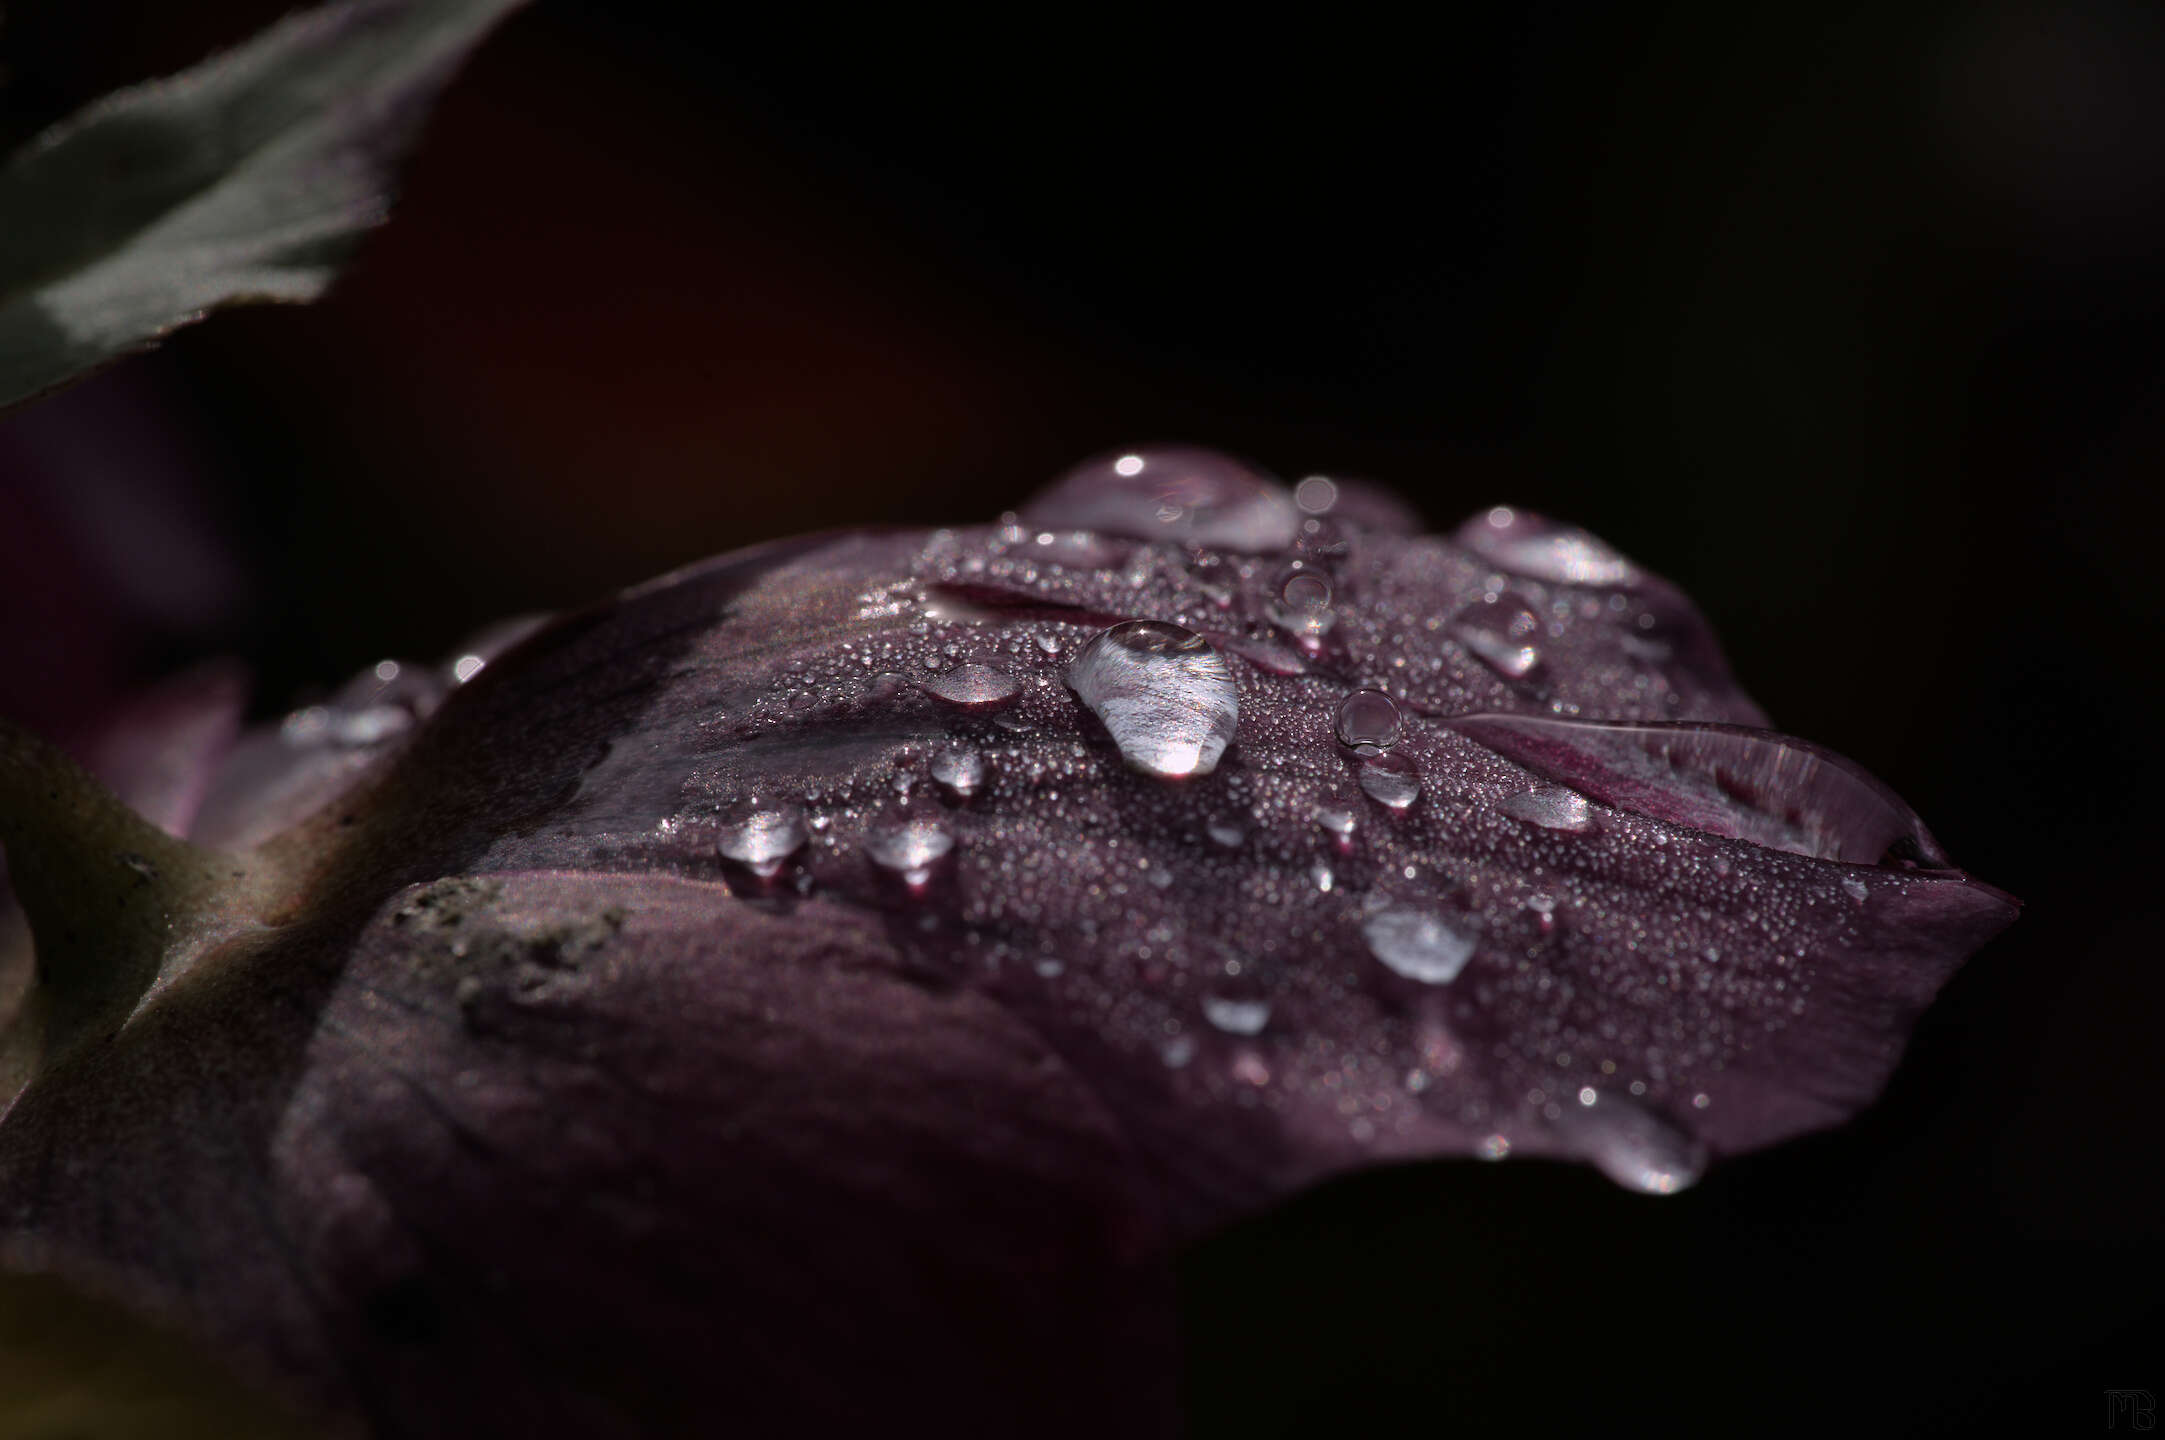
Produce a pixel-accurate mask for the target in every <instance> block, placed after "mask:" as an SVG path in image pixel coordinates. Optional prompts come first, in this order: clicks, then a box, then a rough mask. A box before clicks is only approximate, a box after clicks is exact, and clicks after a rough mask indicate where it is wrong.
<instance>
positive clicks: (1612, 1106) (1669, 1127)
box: [1555, 1089, 1706, 1195]
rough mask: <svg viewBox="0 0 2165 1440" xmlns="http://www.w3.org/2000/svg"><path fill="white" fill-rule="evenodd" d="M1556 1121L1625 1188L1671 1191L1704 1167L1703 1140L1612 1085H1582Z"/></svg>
mask: <svg viewBox="0 0 2165 1440" xmlns="http://www.w3.org/2000/svg"><path fill="white" fill-rule="evenodd" d="M1589 1101H1590V1102H1591V1103H1589ZM1555 1123H1556V1128H1557V1130H1558V1131H1559V1132H1561V1133H1562V1134H1563V1135H1564V1136H1565V1137H1566V1138H1567V1139H1568V1140H1569V1141H1570V1143H1571V1145H1572V1147H1573V1148H1574V1149H1576V1150H1577V1151H1578V1152H1579V1153H1580V1154H1581V1155H1583V1156H1585V1157H1586V1159H1588V1160H1590V1161H1592V1162H1593V1164H1594V1168H1596V1169H1597V1170H1599V1171H1600V1172H1601V1173H1602V1174H1604V1175H1606V1176H1608V1177H1609V1178H1610V1179H1611V1180H1614V1181H1615V1182H1616V1183H1617V1184H1619V1185H1622V1186H1624V1187H1625V1188H1627V1189H1631V1190H1642V1191H1645V1192H1646V1193H1647V1194H1649V1195H1673V1194H1675V1193H1676V1192H1677V1191H1679V1190H1683V1189H1685V1188H1687V1187H1689V1186H1690V1185H1692V1184H1693V1183H1694V1182H1695V1181H1697V1180H1698V1178H1699V1177H1700V1176H1701V1175H1702V1174H1704V1173H1705V1172H1706V1147H1705V1146H1704V1145H1702V1144H1700V1143H1699V1142H1698V1141H1697V1140H1694V1139H1693V1138H1692V1137H1691V1136H1689V1135H1687V1134H1685V1133H1684V1131H1682V1130H1681V1129H1679V1128H1677V1126H1676V1125H1675V1124H1674V1123H1673V1122H1672V1121H1670V1120H1668V1119H1666V1118H1664V1117H1663V1116H1662V1115H1660V1114H1658V1113H1656V1112H1655V1111H1654V1110H1652V1109H1650V1108H1649V1107H1648V1106H1646V1105H1645V1104H1643V1103H1642V1102H1640V1101H1637V1100H1633V1099H1631V1098H1630V1097H1629V1096H1626V1095H1620V1094H1617V1093H1616V1092H1614V1091H1595V1090H1592V1089H1587V1090H1582V1091H1580V1092H1579V1094H1578V1096H1577V1097H1576V1099H1575V1101H1574V1103H1571V1104H1567V1105H1565V1106H1564V1108H1563V1113H1562V1114H1561V1115H1559V1116H1558V1117H1557V1120H1556V1122H1555Z"/></svg>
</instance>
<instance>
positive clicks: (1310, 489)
mask: <svg viewBox="0 0 2165 1440" xmlns="http://www.w3.org/2000/svg"><path fill="white" fill-rule="evenodd" d="M1293 503H1294V504H1296V505H1298V506H1300V508H1301V509H1302V510H1303V511H1305V512H1307V513H1308V514H1310V515H1321V514H1323V513H1324V512H1325V511H1327V510H1329V509H1330V508H1331V507H1332V506H1333V505H1336V504H1337V503H1338V483H1337V482H1336V481H1334V480H1332V479H1331V478H1330V477H1329V476H1328V475H1311V476H1309V477H1308V478H1307V479H1305V480H1303V481H1301V483H1300V484H1298V485H1296V486H1294V487H1293Z"/></svg>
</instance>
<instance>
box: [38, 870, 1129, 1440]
mask: <svg viewBox="0 0 2165 1440" xmlns="http://www.w3.org/2000/svg"><path fill="white" fill-rule="evenodd" d="M571 917H578V918H576V919H574V918H571ZM224 960H225V963H224V964H223V965H222V966H221V967H220V974H219V975H218V978H217V981H216V983H215V984H214V985H206V986H203V987H199V988H197V989H194V990H193V991H191V992H190V993H188V994H185V995H183V994H178V993H176V994H174V995H172V996H170V997H168V998H167V1000H166V1002H165V1003H163V1004H162V1005H160V1006H158V1007H157V1008H156V1009H155V1010H154V1011H153V1012H151V1013H149V1014H146V1015H145V1016H143V1017H142V1018H141V1019H140V1020H139V1021H138V1023H137V1024H136V1025H135V1026H134V1027H132V1028H131V1033H130V1035H129V1036H128V1038H127V1040H126V1041H125V1042H124V1043H123V1044H122V1045H121V1046H120V1047H118V1048H116V1050H115V1051H113V1052H112V1053H110V1054H108V1055H106V1056H105V1057H103V1058H102V1063H101V1064H100V1065H98V1066H97V1067H96V1069H95V1071H94V1072H92V1073H86V1074H85V1075H83V1076H82V1077H80V1083H77V1084H74V1085H71V1086H69V1087H66V1088H65V1089H64V1090H62V1089H60V1088H58V1087H48V1088H47V1089H46V1090H45V1091H44V1092H43V1093H41V1094H38V1095H36V1096H34V1097H30V1098H26V1100H25V1101H24V1103H23V1104H22V1106H20V1107H19V1108H18V1110H17V1111H16V1113H15V1114H14V1115H13V1116H11V1117H10V1120H9V1123H8V1125H7V1127H6V1129H5V1132H4V1133H0V1171H4V1172H5V1173H6V1174H7V1175H9V1176H10V1177H20V1176H22V1175H23V1173H24V1172H25V1171H26V1170H34V1169H36V1168H37V1164H36V1157H37V1156H38V1155H39V1154H40V1153H42V1152H44V1151H46V1150H47V1149H49V1148H50V1147H53V1146H57V1145H72V1146H75V1147H77V1149H78V1153H81V1149H80V1147H82V1145H83V1140H84V1137H88V1136H96V1137H98V1140H97V1143H96V1145H95V1147H94V1148H93V1149H92V1150H91V1152H90V1153H91V1154H92V1155H94V1156H96V1157H101V1158H105V1159H110V1160H115V1161H117V1160H118V1159H120V1158H121V1157H126V1158H127V1159H128V1161H129V1162H130V1163H131V1164H133V1165H134V1166H136V1167H138V1170H137V1173H141V1174H151V1175H157V1176H160V1177H161V1179H162V1181H163V1183H162V1184H160V1185H159V1186H157V1187H156V1188H155V1189H153V1188H148V1187H141V1186H135V1187H115V1188H113V1189H111V1190H109V1191H108V1190H102V1189H101V1190H100V1192H99V1194H98V1197H97V1199H96V1200H95V1203H93V1202H92V1200H91V1198H90V1196H89V1195H88V1194H87V1193H85V1192H84V1191H83V1190H80V1189H78V1188H76V1185H75V1183H74V1182H70V1181H67V1180H64V1179H60V1178H59V1177H49V1182H50V1183H48V1185H47V1186H46V1187H44V1188H43V1189H42V1192H41V1193H38V1194H35V1195H31V1194H26V1193H24V1190H23V1187H21V1186H20V1184H19V1183H18V1184H16V1185H13V1186H11V1187H10V1188H11V1190H12V1191H13V1192H14V1193H13V1194H11V1196H10V1200H11V1202H12V1204H11V1209H10V1214H11V1215H12V1216H13V1217H14V1219H15V1223H16V1224H17V1225H18V1226H28V1227H29V1228H34V1229H37V1230H39V1231H41V1232H42V1233H44V1234H45V1235H46V1236H47V1237H48V1238H49V1239H50V1240H51V1241H53V1242H56V1243H58V1244H61V1245H65V1246H67V1247H70V1248H76V1249H79V1250H82V1251H95V1252H99V1253H104V1254H108V1255H111V1254H114V1252H116V1251H117V1252H118V1258H121V1259H123V1260H124V1261H125V1262H126V1263H128V1264H129V1266H130V1267H131V1268H137V1269H140V1270H142V1271H147V1272H148V1273H149V1274H150V1275H152V1276H154V1277H155V1278H156V1279H157V1280H159V1281H160V1282H162V1283H163V1285H165V1286H167V1287H170V1288H171V1290H173V1291H175V1292H177V1293H178V1294H179V1295H180V1296H181V1297H182V1298H183V1299H184V1301H185V1302H186V1303H187V1304H189V1305H190V1306H192V1307H195V1308H197V1309H198V1310H199V1312H200V1313H201V1315H202V1317H203V1319H204V1320H205V1321H206V1322H207V1324H208V1325H209V1326H210V1328H211V1329H212V1330H213V1331H214V1333H217V1334H219V1335H220V1336H221V1337H222V1338H224V1339H226V1340H228V1341H229V1342H236V1343H238V1344H240V1345H241V1346H242V1347H243V1348H245V1349H247V1350H250V1351H253V1352H258V1353H268V1354H269V1355H270V1356H272V1357H274V1359H275V1361H276V1362H277V1364H278V1367H279V1368H280V1369H281V1370H283V1371H285V1372H287V1373H298V1374H300V1375H302V1376H304V1377H306V1378H307V1380H308V1381H309V1382H310V1387H311V1389H312V1391H313V1392H314V1394H315V1396H316V1398H318V1399H319V1400H320V1401H323V1402H324V1403H326V1404H327V1405H328V1406H330V1407H331V1408H333V1409H337V1410H347V1411H354V1410H358V1411H360V1412H361V1413H365V1414H368V1415H369V1416H370V1417H371V1418H372V1420H374V1421H375V1423H377V1424H378V1425H379V1426H380V1427H382V1428H383V1429H384V1430H385V1431H386V1432H387V1433H393V1434H401V1435H443V1436H454V1435H476V1434H491V1435H494V1434H504V1435H512V1434H536V1433H550V1434H579V1435H596V1436H612V1435H622V1436H637V1435H647V1434H652V1433H655V1431H656V1428H657V1427H663V1428H668V1429H669V1430H670V1432H671V1433H676V1428H675V1427H692V1426H694V1425H695V1424H696V1423H697V1422H699V1421H701V1419H702V1417H705V1418H706V1419H708V1420H712V1418H713V1417H727V1419H728V1420H729V1422H730V1424H731V1425H732V1426H742V1427H744V1428H745V1430H746V1431H747V1432H749V1433H784V1432H786V1431H791V1430H800V1429H802V1428H804V1427H809V1428H810V1429H811V1430H812V1431H813V1432H815V1433H828V1432H829V1431H831V1430H833V1429H836V1428H838V1427H839V1426H841V1425H843V1424H872V1423H876V1422H877V1421H878V1420H879V1418H880V1417H881V1416H882V1415H886V1414H892V1413H900V1414H916V1415H933V1414H941V1415H946V1416H948V1417H950V1418H952V1420H953V1421H954V1423H955V1424H956V1425H957V1426H958V1427H959V1428H960V1429H961V1430H962V1431H963V1432H965V1433H1002V1432H1007V1431H1010V1430H1011V1429H1012V1428H1014V1427H1017V1426H1021V1427H1022V1428H1026V1429H1028V1430H1030V1431H1032V1432H1036V1433H1053V1434H1065V1435H1075V1436H1090V1435H1103V1434H1107V1433H1135V1432H1136V1431H1137V1429H1138V1427H1140V1430H1141V1432H1142V1433H1170V1432H1167V1431H1164V1430H1162V1428H1161V1427H1160V1426H1159V1424H1158V1421H1157V1420H1156V1419H1154V1418H1153V1417H1154V1416H1165V1415H1169V1414H1170V1408H1169V1396H1168V1395H1167V1394H1166V1393H1165V1390H1164V1387H1165V1386H1166V1385H1167V1384H1168V1383H1169V1380H1168V1377H1169V1374H1170V1338H1169V1334H1168V1331H1167V1328H1166V1327H1167V1325H1168V1324H1169V1309H1168V1305H1167V1291H1166V1288H1165V1287H1166V1285H1167V1283H1168V1277H1167V1274H1166V1272H1165V1271H1164V1269H1163V1268H1162V1266H1163V1261H1164V1256H1165V1245H1164V1243H1163V1239H1162V1236H1161V1234H1160V1230H1159V1226H1158V1222H1157V1220H1156V1218H1155V1205H1154V1201H1153V1199H1152V1197H1151V1195H1150V1193H1149V1191H1148V1189H1147V1187H1146V1185H1145V1184H1144V1181H1143V1177H1142V1176H1141V1174H1140V1172H1139V1170H1138V1168H1137V1165H1136V1163H1135V1159H1134V1156H1133V1154H1132V1152H1131V1150H1130V1149H1129V1147H1128V1146H1127V1144H1126V1142H1125V1141H1124V1139H1123V1138H1122V1136H1121V1135H1120V1133H1119V1131H1118V1130H1117V1128H1116V1127H1115V1126H1114V1124H1113V1123H1112V1121H1111V1119H1110V1118H1109V1117H1108V1116H1107V1114H1106V1112H1105V1111H1104V1109H1103V1108H1102V1107H1101V1106H1100V1105H1099V1104H1098V1103H1097V1102H1096V1100H1095V1099H1094V1098H1093V1096H1092V1095H1091V1093H1090V1091H1089V1090H1088V1088H1087V1087H1086V1086H1085V1085H1084V1084H1083V1083H1081V1081H1080V1080H1079V1079H1078V1078H1077V1077H1076V1076H1074V1075H1073V1074H1072V1073H1070V1072H1069V1071H1068V1069H1067V1068H1066V1067H1065V1066H1064V1065H1063V1064H1062V1063H1061V1062H1060V1060H1059V1059H1058V1057H1056V1056H1055V1055H1053V1054H1052V1053H1051V1052H1050V1051H1049V1050H1048V1049H1047V1048H1046V1046H1045V1045H1044V1043H1043V1042H1042V1041H1040V1040H1039V1039H1038V1038H1037V1037H1036V1036H1035V1035H1033V1034H1032V1033H1031V1032H1030V1031H1029V1030H1028V1029H1027V1028H1026V1027H1025V1026H1023V1025H1022V1024H1020V1023H1018V1021H1017V1020H1016V1019H1015V1018H1014V1017H1013V1016H1012V1015H1010V1014H1008V1013H1007V1012H1005V1011H1004V1010H1002V1009H1001V1008H1000V1007H999V1006H997V1005H995V1004H994V1003H992V1002H991V1001H989V1000H988V999H987V998H986V997H984V996H982V995H980V994H977V993H974V992H972V991H970V990H966V989H959V988H955V987H951V986H943V985H939V984H936V983H926V982H925V981H924V980H923V978H922V977H912V976H910V975H907V974H905V973H903V971H902V970H901V969H900V967H899V965H898V962H897V957H896V954H895V951H894V950H893V948H892V947H891V946H890V944H889V943H888V941H887V939H886V938H885V936H884V934H883V933H882V928H881V926H880V924H879V923H878V920H877V917H874V916H870V915H865V914H861V913H852V912H845V911H842V910H840V909H838V908H837V907H836V906H833V905H831V904H825V903H821V902H816V901H815V902H811V903H809V904H806V905H803V906H789V907H774V908H761V907H756V906H754V905H751V904H747V903H745V902H743V901H740V900H737V899H735V898H733V897H732V896H731V895H730V893H729V892H728V890H727V889H726V888H724V887H722V886H720V885H717V884H705V883H699V882H691V881H678V880H662V881H655V880H652V879H648V878H644V877H631V876H587V875H567V874H506V875H499V876H493V877H490V878H488V879H486V880H457V879H454V880H446V881H442V882H439V883H436V884H433V885H428V886H421V887H414V888H410V889H405V890H402V891H400V892H399V893H397V894H396V895H395V896H393V897H392V898H391V899H390V900H389V901H387V902H386V903H385V905H384V906H383V907H382V908H381V909H380V910H378V912H377V913H376V914H374V915H373V916H371V917H370V918H369V920H368V921H367V923H366V924H365V925H364V926H363V927H362V928H361V930H360V932H359V933H358V934H357V935H354V936H352V937H350V938H348V937H345V936H341V935H337V934H335V933H327V932H323V931H314V932H303V933H296V934H293V935H291V936H288V937H284V938H283V939H281V940H280V941H279V942H277V943H274V944H272V945H269V946H267V947H265V948H263V949H261V950H259V951H257V952H255V953H252V954H248V955H245V956H241V955H233V956H227V957H224ZM205 978H208V977H205ZM905 1081H906V1083H904V1082H905ZM146 1097H162V1098H160V1099H157V1100H152V1101H149V1102H148V1103H146ZM1048 1295H1057V1296H1058V1297H1060V1299H1059V1303H1057V1304H1048V1303H1045V1302H1046V1297H1047V1296H1048ZM965 1356H966V1357H969V1364H968V1365H967V1367H966V1369H965V1370H964V1371H963V1372H962V1373H959V1374H958V1372H957V1369H956V1367H957V1364H958V1363H959V1362H960V1360H961V1359H962V1358H963V1357H965ZM1085 1375H1094V1376H1098V1377H1101V1378H1100V1379H1099V1380H1098V1381H1097V1382H1095V1383H1092V1384H1090V1385H1083V1384H1081V1382H1080V1377H1082V1376H1085ZM1071 1387H1072V1389H1071ZM1056 1392H1057V1393H1062V1394H1064V1395H1065V1396H1066V1398H1065V1399H1064V1400H1063V1402H1062V1404H1061V1405H1060V1406H1059V1407H1058V1409H1057V1410H1056V1411H1053V1412H1041V1411H1040V1410H1038V1408H1037V1407H1039V1406H1041V1405H1042V1404H1043V1397H1044V1396H1046V1395H1048V1394H1052V1393H1056ZM890 1407H892V1408H890Z"/></svg>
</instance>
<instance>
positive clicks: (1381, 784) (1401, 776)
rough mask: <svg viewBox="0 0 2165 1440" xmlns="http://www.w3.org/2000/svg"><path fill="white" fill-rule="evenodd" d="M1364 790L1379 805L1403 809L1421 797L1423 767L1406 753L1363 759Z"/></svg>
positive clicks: (1362, 789) (1362, 790)
mask: <svg viewBox="0 0 2165 1440" xmlns="http://www.w3.org/2000/svg"><path fill="white" fill-rule="evenodd" d="M1360 783H1361V793H1362V794H1364V795H1366V796H1367V797H1368V798H1369V799H1371V800H1373V801H1375V802H1376V803H1377V804H1379V805H1383V806H1385V807H1387V808H1389V809H1392V810H1403V809H1405V808H1406V807H1407V806H1409V805H1411V804H1412V803H1413V802H1414V801H1416V800H1418V799H1420V798H1421V771H1420V767H1418V766H1417V765H1415V764H1414V763H1413V762H1412V761H1411V760H1408V759H1407V758H1406V757H1405V756H1403V755H1376V756H1372V757H1371V758H1369V759H1367V760H1364V761H1362V762H1361V771H1360Z"/></svg>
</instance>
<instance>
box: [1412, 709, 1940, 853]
mask: <svg viewBox="0 0 2165 1440" xmlns="http://www.w3.org/2000/svg"><path fill="white" fill-rule="evenodd" d="M1444 723H1446V724H1448V725H1450V726H1451V727H1452V728H1454V729H1456V730H1458V731H1460V732H1461V733H1463V734H1465V735H1466V736H1468V737H1469V738H1471V739H1473V740H1476V741H1478V742H1480V743H1481V744H1483V745H1486V746H1487V747H1488V748H1489V749H1491V750H1494V751H1496V752H1497V753H1498V754H1500V755H1502V756H1504V757H1505V758H1506V759H1508V760H1511V761H1513V762H1515V763H1517V764H1519V765H1523V766H1525V767H1526V768H1527V769H1529V770H1532V771H1534V772H1535V773H1536V774H1539V775H1542V776H1544V777H1545V778H1547V779H1550V780H1553V781H1555V782H1557V783H1558V784H1561V785H1567V786H1569V787H1570V788H1572V789H1573V790H1576V791H1579V792H1581V793H1582V794H1584V795H1586V796H1588V797H1589V798H1591V799H1594V800H1598V801H1600V802H1601V803H1602V804H1604V805H1613V806H1615V807H1616V808H1617V809H1620V810H1629V811H1632V812H1633V813H1635V814H1640V815H1647V816H1651V817H1652V818H1654V819H1656V820H1662V821H1666V822H1668V823H1670V824H1673V825H1682V826H1687V827H1689V828H1691V829H1694V830H1701V831H1705V832H1707V833H1708V834H1712V835H1723V836H1728V837H1730V838H1732V839H1737V840H1749V841H1751V842H1752V843H1754V844H1757V845H1765V846H1769V847H1771V848H1773V849H1776V850H1786V851H1789V852H1790V853H1791V854H1795V855H1810V856H1815V857H1817V858H1819V859H1822V860H1845V861H1849V862H1851V863H1853V864H1862V865H1875V864H1905V863H1906V864H1910V865H1919V864H1921V865H1924V866H1928V867H1945V866H1946V865H1947V864H1948V861H1947V858H1946V856H1945V854H1944V853H1942V852H1941V850H1940V848H1939V845H1938V842H1937V841H1935V840H1933V838H1932V835H1931V832H1930V831H1928V830H1926V829H1925V827H1924V822H1923V821H1922V820H1919V819H1918V818H1917V816H1916V814H1915V813H1914V812H1913V811H1911V810H1910V808H1909V807H1908V806H1906V805H1904V804H1903V803H1902V802H1901V800H1900V799H1898V798H1897V797H1896V796H1895V795H1894V793H1893V792H1892V791H1890V790H1888V789H1887V787H1886V786H1884V785H1882V784H1880V783H1879V781H1877V780H1875V779H1873V778H1872V777H1871V776H1870V775H1867V774H1866V773H1865V772H1864V771H1863V770H1861V769H1859V768H1857V767H1856V766H1855V765H1854V764H1852V763H1851V762H1850V761H1848V760H1845V759H1843V758H1842V757H1841V756H1839V755H1836V754H1834V753H1833V752H1832V751H1830V750H1823V749H1821V748H1820V747H1819V746H1817V745H1813V744H1811V743H1810V742H1809V741H1804V740H1797V739H1793V738H1792V737H1790V736H1787V735H1776V734H1774V733H1772V732H1771V731H1766V730H1751V729H1746V728H1745V727H1743V726H1739V725H1711V724H1701V723H1696V722H1690V723H1678V724H1631V723H1624V722H1611V721H1602V720H1562V719H1553V718H1550V717H1547V716H1531V715H1461V716H1457V717H1455V718H1453V719H1451V720H1448V721H1446V722H1444Z"/></svg>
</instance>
